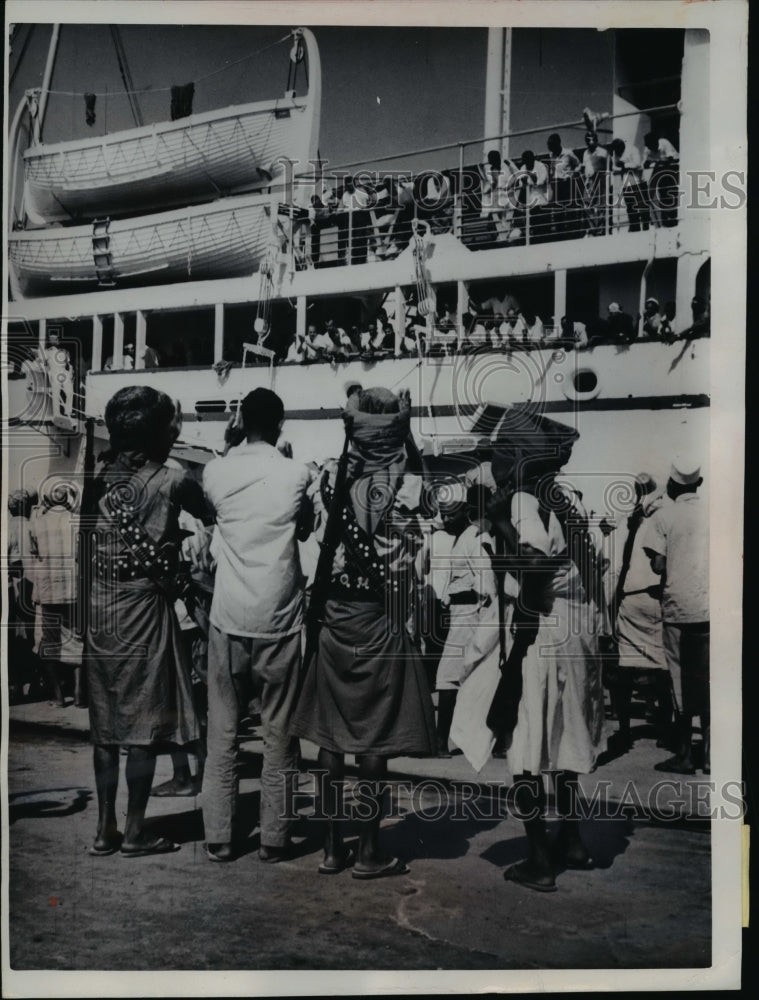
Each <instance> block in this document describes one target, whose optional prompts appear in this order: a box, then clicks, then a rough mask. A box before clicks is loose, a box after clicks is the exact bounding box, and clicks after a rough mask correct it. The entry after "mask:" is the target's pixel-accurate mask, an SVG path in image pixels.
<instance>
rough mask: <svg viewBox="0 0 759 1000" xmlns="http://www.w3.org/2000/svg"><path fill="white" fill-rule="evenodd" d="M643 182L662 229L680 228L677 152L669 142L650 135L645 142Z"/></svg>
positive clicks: (655, 135) (654, 133) (653, 211)
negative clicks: (678, 221) (645, 180)
mask: <svg viewBox="0 0 759 1000" xmlns="http://www.w3.org/2000/svg"><path fill="white" fill-rule="evenodd" d="M643 143H644V145H645V155H644V160H643V167H644V168H645V173H644V175H643V176H644V178H645V179H647V180H648V198H649V202H650V204H651V211H652V213H653V217H654V219H655V220H656V221H657V222H658V223H659V225H661V226H675V225H677V208H678V205H677V188H678V183H679V178H678V169H679V168H678V152H677V150H676V149H675V147H674V146H673V145H672V143H671V142H670V141H669V139H665V138H663V137H661V136H658V135H657V134H656V132H649V133H648V134H647V135H646V136H644V138H643Z"/></svg>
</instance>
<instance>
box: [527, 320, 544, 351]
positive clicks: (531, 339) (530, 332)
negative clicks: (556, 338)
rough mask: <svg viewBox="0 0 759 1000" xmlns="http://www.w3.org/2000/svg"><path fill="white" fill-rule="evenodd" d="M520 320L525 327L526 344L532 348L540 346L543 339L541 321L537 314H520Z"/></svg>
mask: <svg viewBox="0 0 759 1000" xmlns="http://www.w3.org/2000/svg"><path fill="white" fill-rule="evenodd" d="M522 320H523V322H524V325H525V330H526V334H525V340H526V341H527V343H528V344H531V345H532V346H534V347H539V346H541V345H542V343H543V340H544V338H545V327H544V326H543V320H542V319H541V318H540V316H538V315H537V313H533V312H524V313H522Z"/></svg>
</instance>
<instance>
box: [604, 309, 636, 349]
mask: <svg viewBox="0 0 759 1000" xmlns="http://www.w3.org/2000/svg"><path fill="white" fill-rule="evenodd" d="M605 332H606V339H608V340H610V341H611V342H612V343H616V344H630V343H632V342H633V340H635V339H636V337H637V331H636V329H635V324H634V322H633V318H632V316H630V315H629V313H626V312H624V310H623V309H621V308H620V306H619V303H618V302H610V303H609V308H608V310H607V317H606V323H605Z"/></svg>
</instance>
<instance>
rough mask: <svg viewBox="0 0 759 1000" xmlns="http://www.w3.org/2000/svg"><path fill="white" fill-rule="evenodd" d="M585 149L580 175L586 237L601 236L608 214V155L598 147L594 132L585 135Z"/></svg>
mask: <svg viewBox="0 0 759 1000" xmlns="http://www.w3.org/2000/svg"><path fill="white" fill-rule="evenodd" d="M585 147H586V149H585V152H584V153H583V156H582V173H583V178H584V180H585V189H584V205H585V219H586V236H587V235H589V236H601V235H603V233H604V231H605V228H606V216H607V212H608V204H607V197H606V194H607V192H606V177H607V171H608V161H609V154H608V153H607V152H606V150H605V149H604V147H603V146H599V145H598V135H597V134H596V133H595V132H586V133H585Z"/></svg>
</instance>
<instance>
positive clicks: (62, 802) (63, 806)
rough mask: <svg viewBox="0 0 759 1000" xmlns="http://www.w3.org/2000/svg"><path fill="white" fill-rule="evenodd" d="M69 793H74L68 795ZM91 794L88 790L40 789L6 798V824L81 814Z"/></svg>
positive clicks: (16, 793)
mask: <svg viewBox="0 0 759 1000" xmlns="http://www.w3.org/2000/svg"><path fill="white" fill-rule="evenodd" d="M69 793H74V794H73V795H72V794H69ZM91 799H92V792H91V791H90V789H88V788H76V787H68V788H42V789H35V791H33V792H14V794H12V795H9V796H8V824H9V825H11V824H13V823H15V822H16V820H18V819H55V818H58V817H64V816H73V815H74V813H78V812H83V811H84V810H85V809H86V808H87V806H88V804H89V802H90V800H91Z"/></svg>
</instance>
